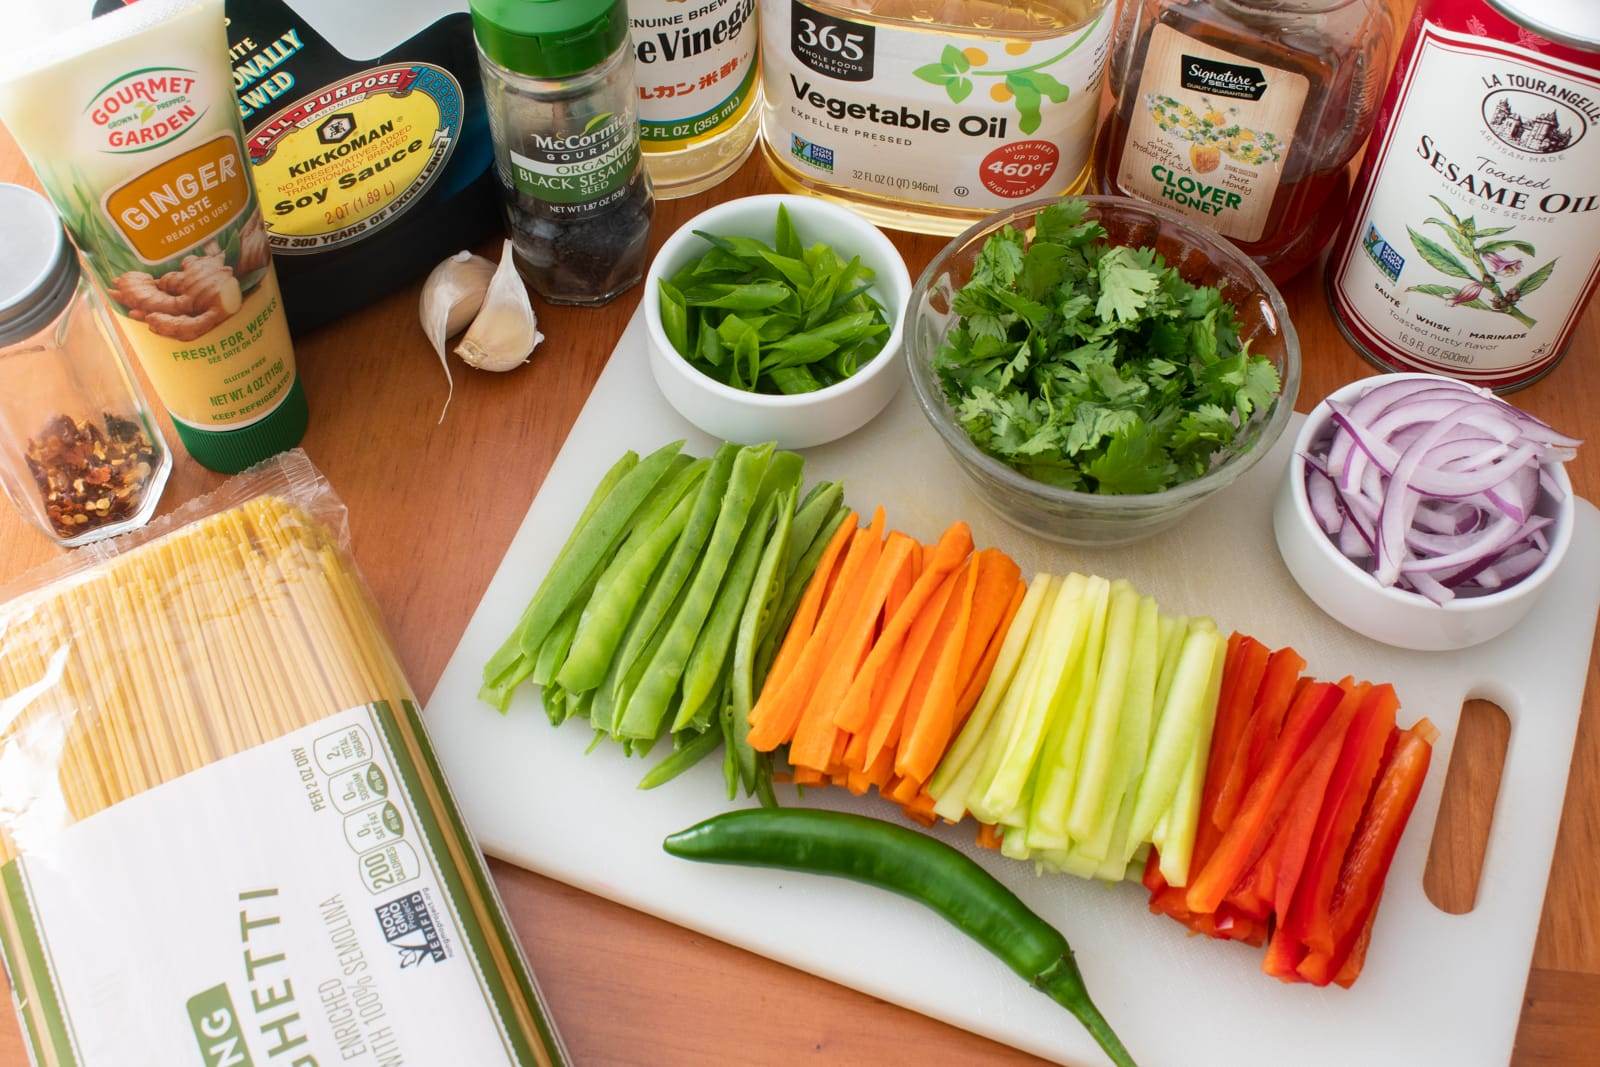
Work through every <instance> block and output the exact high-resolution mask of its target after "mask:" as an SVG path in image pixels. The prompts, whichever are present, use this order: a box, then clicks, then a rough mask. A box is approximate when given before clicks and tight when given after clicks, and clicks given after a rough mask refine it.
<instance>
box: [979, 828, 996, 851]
mask: <svg viewBox="0 0 1600 1067" xmlns="http://www.w3.org/2000/svg"><path fill="white" fill-rule="evenodd" d="M977 845H978V847H979V848H999V847H1000V832H999V831H998V830H996V829H995V828H994V824H993V823H986V822H981V823H979V824H978V840H977Z"/></svg>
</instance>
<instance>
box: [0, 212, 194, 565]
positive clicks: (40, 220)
mask: <svg viewBox="0 0 1600 1067" xmlns="http://www.w3.org/2000/svg"><path fill="white" fill-rule="evenodd" d="M0 237H3V240H0V246H3V247H4V248H5V250H6V254H5V256H4V257H3V258H0V488H3V489H4V490H5V494H6V496H7V497H9V498H10V499H11V502H12V503H13V504H15V505H16V506H17V508H18V509H19V510H21V511H22V513H23V514H24V515H26V516H27V517H28V518H29V519H30V520H32V521H33V522H34V524H35V525H37V526H38V527H39V528H40V529H41V530H43V531H44V532H45V533H46V534H48V535H49V536H50V537H51V538H53V539H54V540H55V541H56V542H57V543H59V544H60V545H62V546H64V547H67V548H71V547H74V546H76V545H82V544H87V543H88V542H90V541H97V540H100V539H101V538H104V537H111V536H113V535H115V534H119V533H122V532H123V531H125V530H129V529H132V528H134V527H137V526H141V525H143V524H144V523H145V522H146V521H147V520H148V519H149V518H150V515H151V514H152V513H153V512H154V511H155V507H156V503H157V501H159V500H160V498H161V490H162V489H163V488H164V487H165V486H166V482H167V475H168V474H169V473H170V472H171V470H172V454H171V453H170V452H169V451H168V450H167V444H166V441H165V440H164V439H163V438H162V436H161V431H160V429H159V428H158V427H157V425H156V422H155V419H154V418H153V417H152V416H151V413H150V407H149V405H148V404H146V403H145V399H144V396H143V394H142V393H141V392H140V390H139V386H138V383H137V381H136V380H135V379H134V377H133V372H132V370H131V367H130V364H129V360H128V354H127V352H126V350H125V349H124V348H123V344H122V339H121V337H120V335H118V334H117V332H116V330H115V328H114V327H113V326H112V325H111V320H110V318H109V317H108V315H107V313H106V309H105V306H104V305H103V304H102V303H101V301H100V298H99V296H98V295H97V294H96V292H95V289H94V287H93V286H91V285H90V284H89V279H88V278H87V276H85V275H84V273H83V272H82V270H81V268H80V266H79V262H78V256H77V252H76V250H75V249H74V248H73V247H72V245H71V244H69V243H68V242H67V239H66V235H65V233H64V232H63V230H62V228H61V222H60V220H59V219H58V218H57V216H56V214H55V211H54V210H53V209H52V208H51V207H50V204H49V203H48V202H47V201H46V200H45V199H44V198H43V197H41V196H39V195H38V194H37V193H34V192H33V191H31V190H29V189H24V188H22V187H21V186H17V185H0Z"/></svg>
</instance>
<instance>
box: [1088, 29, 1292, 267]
mask: <svg viewBox="0 0 1600 1067" xmlns="http://www.w3.org/2000/svg"><path fill="white" fill-rule="evenodd" d="M1309 87H1310V86H1309V83H1308V82H1307V81H1306V79H1305V76H1304V75H1302V74H1298V73H1296V72H1294V71H1290V70H1282V69H1279V68H1278V67H1273V66H1269V65H1267V64H1265V63H1261V62H1259V61H1257V60H1253V59H1250V60H1247V59H1244V58H1242V57H1240V56H1236V55H1234V54H1233V53H1232V52H1227V51H1224V50H1223V49H1220V48H1215V47H1213V46H1211V45H1209V44H1206V43H1204V42H1202V41H1198V40H1196V39H1195V38H1193V37H1189V36H1187V35H1185V34H1183V33H1180V32H1178V31H1177V30H1175V29H1173V28H1172V27H1171V26H1168V25H1166V24H1165V23H1159V24H1157V25H1156V27H1155V29H1153V30H1152V31H1151V32H1150V46H1149V50H1148V51H1147V52H1146V54H1145V61H1144V74H1143V76H1142V77H1141V78H1140V81H1139V90H1138V98H1137V100H1136V101H1135V104H1134V114H1133V119H1132V122H1131V123H1130V125H1129V132H1128V139H1127V142H1126V144H1125V145H1124V147H1123V150H1122V160H1121V162H1120V163H1119V165H1118V167H1117V172H1116V174H1117V178H1116V180H1117V185H1118V186H1119V187H1120V188H1121V190H1122V191H1123V192H1124V193H1127V194H1129V195H1130V196H1137V197H1140V198H1141V199H1144V200H1150V201H1154V202H1155V203H1158V204H1163V205H1165V206H1167V207H1170V208H1174V209H1176V210H1177V211H1178V212H1179V213H1180V214H1182V215H1187V216H1188V217H1190V218H1192V219H1196V220H1198V221H1200V222H1201V223H1203V224H1204V225H1205V226H1206V227H1207V228H1208V229H1211V230H1215V231H1217V232H1218V233H1221V234H1223V235H1224V236H1227V237H1231V238H1233V239H1234V240H1236V241H1245V242H1250V241H1258V240H1260V239H1261V235H1262V233H1264V232H1265V231H1266V227H1267V218H1268V216H1269V215H1270V214H1271V212H1272V204H1273V201H1274V200H1275V199H1276V198H1277V192H1278V186H1279V184H1280V183H1281V182H1282V181H1283V165H1284V160H1285V159H1286V158H1287V157H1288V155H1289V149H1290V146H1291V145H1292V143H1293V141H1294V130H1295V127H1296V126H1297V125H1298V124H1299V122H1300V112H1301V109H1302V108H1303V107H1304V106H1305V101H1306V91H1307V89H1308V88H1309Z"/></svg>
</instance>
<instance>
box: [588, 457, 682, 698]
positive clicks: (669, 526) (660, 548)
mask: <svg viewBox="0 0 1600 1067" xmlns="http://www.w3.org/2000/svg"><path fill="white" fill-rule="evenodd" d="M710 466H711V461H710V460H707V459H702V460H697V461H695V462H694V463H691V464H689V465H688V466H687V467H685V468H684V469H683V471H682V472H680V474H679V475H678V476H677V477H675V478H674V479H673V480H672V484H671V486H670V487H669V489H668V491H667V492H666V493H664V494H663V495H662V498H661V501H660V504H662V505H665V509H670V510H665V509H664V510H663V513H662V514H661V515H659V516H657V515H654V514H652V515H651V516H649V517H647V518H644V519H641V520H640V522H639V525H638V526H637V527H636V528H635V531H634V532H633V533H631V534H629V535H628V540H627V542H626V543H625V544H624V545H623V546H622V550H621V551H620V552H619V553H618V554H617V558H616V559H615V560H614V561H613V562H612V564H611V566H610V567H608V568H607V569H606V575H605V577H603V578H602V579H601V580H600V584H599V585H598V586H596V588H595V593H594V596H593V597H591V598H590V599H589V601H588V603H587V604H586V605H585V607H584V609H583V615H582V617H581V619H580V620H579V622H578V624H577V628H576V636H575V637H574V638H573V639H572V648H571V650H570V651H569V652H568V653H567V656H566V662H565V663H564V664H562V666H561V673H560V675H559V678H560V681H561V684H562V685H563V686H565V687H566V688H567V689H569V690H571V691H572V692H574V693H581V692H584V691H585V690H588V689H593V688H594V687H595V686H597V685H599V684H600V683H601V682H602V681H603V680H604V679H605V675H606V667H607V666H608V665H609V663H610V661H611V657H612V656H613V655H614V654H615V653H616V651H617V646H618V645H619V644H621V643H622V638H623V633H624V631H625V630H626V628H627V622H628V619H629V618H631V617H632V615H633V612H634V608H636V607H638V604H639V600H640V598H641V597H643V596H644V590H645V586H646V584H648V583H649V581H650V576H651V575H652V574H654V573H655V571H656V568H657V566H658V565H659V564H660V563H661V559H662V557H663V556H665V555H666V554H667V550H668V549H669V548H671V547H672V545H673V544H674V543H675V542H676V541H677V540H678V537H679V535H680V534H682V533H683V529H684V527H685V526H687V525H688V524H689V515H690V513H691V512H692V511H693V510H694V505H695V499H696V498H695V496H694V495H693V494H691V492H690V490H691V489H693V488H695V487H696V486H697V485H698V484H699V481H700V479H701V478H703V477H704V476H705V472H706V471H707V469H709V468H710Z"/></svg>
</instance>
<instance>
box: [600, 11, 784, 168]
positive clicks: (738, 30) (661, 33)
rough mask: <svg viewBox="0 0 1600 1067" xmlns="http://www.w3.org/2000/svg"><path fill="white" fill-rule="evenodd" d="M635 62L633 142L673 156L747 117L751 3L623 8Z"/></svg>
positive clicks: (752, 70)
mask: <svg viewBox="0 0 1600 1067" xmlns="http://www.w3.org/2000/svg"><path fill="white" fill-rule="evenodd" d="M629 15H630V18H629V23H630V25H631V26H632V29H633V45H634V48H633V51H634V57H635V58H636V59H637V60H638V66H637V67H636V68H635V72H634V80H635V81H637V82H638V85H639V137H640V140H641V141H642V143H643V148H644V150H645V151H646V152H671V151H675V150H677V149H681V148H687V147H689V146H690V145H694V144H698V143H700V142H701V141H706V140H709V139H710V138H712V137H715V136H716V135H717V134H718V133H720V132H721V131H723V130H725V129H727V128H728V127H730V126H732V125H734V124H735V123H737V122H738V121H739V120H740V119H741V118H743V117H744V116H745V115H746V114H748V113H749V110H750V108H751V106H752V105H753V104H754V102H755V88H756V66H757V64H756V41H757V37H756V0H696V2H693V3H683V2H682V0H668V2H666V3H659V2H658V3H642V2H639V0H635V2H634V3H633V4H631V5H629Z"/></svg>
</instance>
